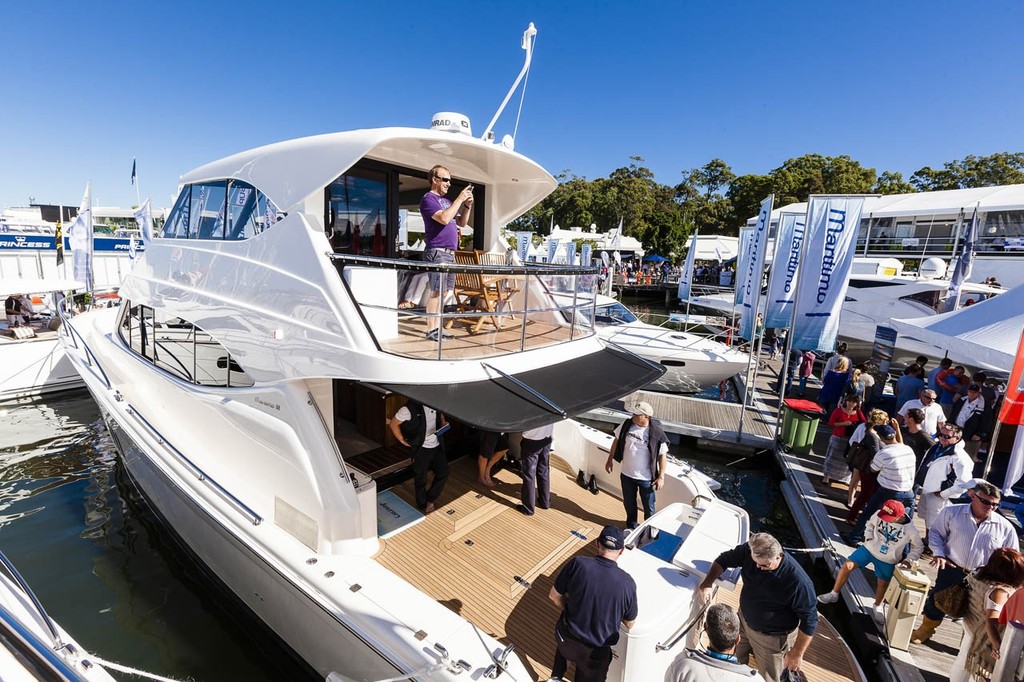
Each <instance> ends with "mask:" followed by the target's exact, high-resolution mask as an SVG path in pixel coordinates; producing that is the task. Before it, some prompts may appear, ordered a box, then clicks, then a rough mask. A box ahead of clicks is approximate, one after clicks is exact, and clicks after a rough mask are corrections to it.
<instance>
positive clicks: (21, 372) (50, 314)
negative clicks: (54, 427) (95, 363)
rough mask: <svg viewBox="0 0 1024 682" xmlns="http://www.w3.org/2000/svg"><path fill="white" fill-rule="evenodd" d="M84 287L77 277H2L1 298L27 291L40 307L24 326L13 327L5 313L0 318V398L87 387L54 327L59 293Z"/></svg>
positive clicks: (28, 396) (19, 397)
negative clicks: (73, 278) (66, 353)
mask: <svg viewBox="0 0 1024 682" xmlns="http://www.w3.org/2000/svg"><path fill="white" fill-rule="evenodd" d="M84 288H85V287H84V285H83V284H82V283H81V282H76V281H74V280H63V279H45V280H41V279H13V278H12V279H7V278H5V279H3V280H0V298H2V299H5V300H6V299H7V297H9V296H11V295H14V294H25V295H27V296H30V297H32V299H33V305H34V306H35V307H36V308H37V309H36V314H37V317H36V319H33V320H31V321H30V322H29V323H28V324H27V325H25V326H21V327H10V326H9V325H8V324H7V322H6V317H5V318H3V319H2V320H0V402H6V401H9V400H18V399H21V398H31V397H34V396H41V395H50V394H53V393H60V392H62V391H71V390H76V389H81V388H84V387H85V382H83V381H82V377H81V376H79V374H78V371H77V370H76V369H75V367H74V365H72V364H71V362H70V361H69V360H68V359H67V358H66V357H65V355H64V348H63V347H62V346H61V344H60V342H59V341H58V339H57V332H56V331H55V330H56V326H57V324H58V322H59V319H58V318H57V316H56V303H55V298H56V296H58V295H62V294H65V293H69V292H72V291H74V290H82V289H84ZM47 299H49V301H47Z"/></svg>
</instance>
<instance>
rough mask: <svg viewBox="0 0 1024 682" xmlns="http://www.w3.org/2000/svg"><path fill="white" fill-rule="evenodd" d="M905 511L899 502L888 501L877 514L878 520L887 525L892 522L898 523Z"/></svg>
mask: <svg viewBox="0 0 1024 682" xmlns="http://www.w3.org/2000/svg"><path fill="white" fill-rule="evenodd" d="M906 511H907V509H906V507H904V506H903V503H902V502H900V501H899V500H888V501H887V502H886V503H885V504H883V505H882V508H881V510H879V512H878V518H880V519H882V520H883V521H885V522H887V523H892V522H893V521H899V520H900V519H901V518H903V514H905V513H906Z"/></svg>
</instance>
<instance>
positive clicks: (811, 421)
mask: <svg viewBox="0 0 1024 682" xmlns="http://www.w3.org/2000/svg"><path fill="white" fill-rule="evenodd" d="M823 414H824V411H823V410H822V409H821V407H820V406H818V404H817V403H815V402H811V401H810V400H800V399H797V398H788V399H786V401H785V402H784V407H783V410H782V434H781V435H782V445H783V447H785V448H786V449H787V450H789V451H790V452H794V453H796V454H798V455H806V454H807V453H808V452H810V451H811V446H812V445H814V434H816V433H817V431H818V422H820V421H821V417H822V415H823Z"/></svg>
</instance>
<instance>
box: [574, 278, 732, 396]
mask: <svg viewBox="0 0 1024 682" xmlns="http://www.w3.org/2000/svg"><path fill="white" fill-rule="evenodd" d="M594 324H595V326H596V328H597V333H598V334H599V335H600V336H601V338H603V339H605V340H606V341H608V342H609V343H613V344H615V345H616V346H618V347H620V348H624V349H626V350H628V351H630V352H631V353H635V354H637V355H639V356H640V357H642V358H645V359H647V360H650V361H651V362H654V363H657V364H660V365H662V366H663V367H664V368H665V370H666V371H665V373H664V374H663V375H661V376H660V377H658V378H657V379H655V380H654V381H653V382H652V384H651V386H652V387H654V388H656V389H659V390H663V391H671V392H674V393H696V392H697V391H700V390H701V389H703V388H707V387H710V386H717V385H718V384H719V383H720V382H722V381H724V380H725V379H728V378H729V377H731V376H734V375H735V374H737V373H739V372H742V371H744V370H745V369H746V368H747V363H748V362H749V360H750V356H749V355H748V354H747V353H744V352H743V351H741V350H739V349H736V348H732V347H730V346H727V345H725V344H724V343H719V342H718V341H715V340H713V339H710V338H707V337H704V336H700V335H698V334H692V333H689V332H682V331H676V330H672V329H666V328H665V327H658V326H656V325H653V324H647V323H645V322H641V321H640V319H639V318H638V317H637V316H636V314H634V313H633V311H631V310H630V309H629V308H627V307H626V306H624V305H623V304H622V303H620V302H618V301H616V300H615V299H613V298H609V297H607V296H598V299H597V312H596V313H595V315H594Z"/></svg>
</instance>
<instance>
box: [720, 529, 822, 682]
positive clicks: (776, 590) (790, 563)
mask: <svg viewBox="0 0 1024 682" xmlns="http://www.w3.org/2000/svg"><path fill="white" fill-rule="evenodd" d="M727 568H739V569H740V575H741V576H742V577H743V591H742V592H741V593H740V643H739V644H738V645H737V647H736V658H737V659H738V661H739V662H740V663H747V662H748V661H749V660H750V653H751V651H753V653H754V656H755V658H757V669H758V671H759V672H760V673H761V675H762V676H763V677H764V679H766V680H769V681H770V682H777V681H778V680H779V678H780V677H781V675H782V672H783V671H784V670H786V669H789V670H795V671H798V670H800V665H801V664H802V663H803V657H804V653H805V652H806V651H807V647H809V646H810V645H811V639H813V638H814V631H815V629H816V628H817V627H818V606H817V597H816V596H815V594H814V584H813V583H812V582H811V579H810V578H809V577H808V576H807V573H805V572H804V570H803V569H802V568H800V565H799V564H798V563H797V562H796V561H795V560H794V559H793V557H791V556H789V555H788V554H786V553H784V552H783V551H782V545H780V544H779V541H778V540H776V539H775V538H774V537H772V536H771V535H769V534H768V533H755V534H754V535H751V536H750V540H748V541H747V543H746V544H743V545H737V546H736V547H734V548H733V549H730V550H727V551H725V552H722V553H721V554H719V555H718V558H717V559H715V561H714V563H713V564H711V568H710V569H708V574H707V577H705V578H704V582H702V583H701V584H700V598H701V599H703V600H704V601H705V602H707V601H708V600H710V599H711V586H712V585H714V583H715V581H716V580H718V578H719V577H721V575H722V573H723V572H724V571H725V569H727Z"/></svg>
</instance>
